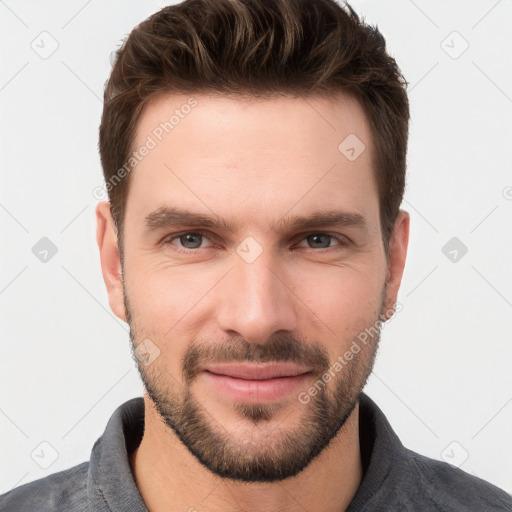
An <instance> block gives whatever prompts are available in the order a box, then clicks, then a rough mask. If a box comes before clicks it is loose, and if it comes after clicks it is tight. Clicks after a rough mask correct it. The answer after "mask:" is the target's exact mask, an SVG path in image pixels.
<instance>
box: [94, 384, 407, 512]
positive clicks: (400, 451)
mask: <svg viewBox="0 0 512 512" xmlns="http://www.w3.org/2000/svg"><path fill="white" fill-rule="evenodd" d="M143 433H144V399H143V398H142V397H138V398H133V399H131V400H128V401H127V402H125V403H124V404H122V405H121V406H119V407H118V408H117V409H116V410H115V411H114V413H113V414H112V416H111V418H110V420H109V422H108V424H107V427H106V429H105V432H104V433H103V435H102V436H101V437H100V438H99V439H98V440H97V441H96V443H95V444H94V446H93V449H92V453H91V459H90V464H89V473H88V484H87V486H88V495H89V499H90V501H91V505H93V508H94V510H98V511H111V512H125V511H127V510H129V511H133V512H147V508H146V506H145V504H144V501H143V499H142V497H141V495H140V493H139V490H138V488H137V486H136V484H135V480H134V478H133V474H132V471H131V467H130V459H129V454H130V453H131V452H132V451H133V450H135V448H137V447H138V446H139V444H140V442H141V440H142V436H143ZM359 438H360V449H361V458H362V461H363V471H364V474H363V478H362V481H361V484H360V486H359V489H358V490H357V493H356V495H355V496H354V499H353V500H352V502H351V503H350V505H349V508H348V509H347V512H354V511H356V510H361V509H362V507H363V506H365V505H368V504H370V502H372V501H374V500H376V499H378V497H377V495H378V494H380V492H384V489H385V486H384V485H383V484H384V482H385V480H386V479H388V477H389V475H390V474H391V473H392V472H396V471H397V470H398V469H399V468H400V467H402V465H403V464H405V463H406V460H405V458H404V451H405V449H404V447H403V445H402V443H401V442H400V440H399V438H398V436H397V435H396V434H395V432H394V431H393V429H392V428H391V425H390V424H389V422H388V421H387V419H386V417H385V415H384V413H383V412H382V411H381V410H380V409H379V407H378V406H377V405H376V404H375V402H374V401H373V400H372V399H371V398H370V397H369V396H368V395H366V394H365V393H361V397H360V403H359ZM392 480H393V479H392ZM387 490H388V491H389V489H387ZM379 491H380V492H379Z"/></svg>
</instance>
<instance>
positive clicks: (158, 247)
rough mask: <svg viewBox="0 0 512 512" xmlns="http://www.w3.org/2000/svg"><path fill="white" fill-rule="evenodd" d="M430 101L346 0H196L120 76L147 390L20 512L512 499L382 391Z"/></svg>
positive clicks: (116, 243)
mask: <svg viewBox="0 0 512 512" xmlns="http://www.w3.org/2000/svg"><path fill="white" fill-rule="evenodd" d="M408 120H409V109H408V101H407V95H406V91H405V81H404V80H403V78H402V76H401V74H400V72H399V70H398V68H397V66H396V63H395V62H394V60H393V59H392V58H391V57H390V56H389V55H387V53H386V51H385V44H384V40H383V38H382V36H381V35H380V33H379V32H378V31H377V29H375V28H371V27H369V26H367V25H365V24H364V23H362V22H361V21H360V20H359V19H358V17H357V16H356V15H355V13H354V12H353V11H352V10H351V9H350V8H349V7H347V8H345V9H344V8H342V7H340V6H339V5H337V4H336V3H334V2H333V1H331V0H273V1H262V0H259V1H258V0H245V1H244V2H242V1H240V0H186V1H185V2H183V3H181V4H178V5H175V6H172V7H166V8H164V9H162V10H161V11H160V12H158V13H156V14H155V15H153V16H152V17H150V18H149V19H148V20H146V21H144V22H143V23H141V24H140V25H139V26H138V27H136V28H135V29H134V31H133V32H132V33H131V34H130V36H129V38H128V39H127V41H126V42H125V44H124V46H123V48H121V49H120V51H119V52H118V55H117V60H116V63H115V66H114V69H113V71H112V75H111V77H110V80H109V82H108V84H107V87H106V90H105V104H104V111H103V117H102V122H101V127H100V153H101V159H102V165H103V169H104V173H105V180H106V188H107V191H108V193H109V200H110V201H109V202H101V203H99V204H98V206H97V209H96V215H97V241H98V246H99V249H100V256H101V265H102V272H103V278H104V280H105V283H106V286H107V291H108V296H109V302H110V306H111V308H112V310H113V311H114V313H115V314H116V315H117V316H118V317H119V318H121V319H123V320H124V321H126V322H127V323H128V324H129V326H130V338H131V341H132V347H133V354H134V359H135V361H136V363H137V366H138V369H139V371H140V374H141V377H142V380H143V382H144V385H145V389H146V393H145V395H144V399H142V398H138V399H133V400H130V401H128V402H126V403H125V404H123V405H122V406H121V407H120V408H119V409H118V410H116V411H115V412H114V414H113V416H112V418H111V420H110V422H109V423H108V425H107V428H106V430H105V433H104V435H103V436H102V437H101V438H100V439H99V440H98V441H97V443H96V444H95V445H94V447H93V450H92V454H91V460H90V461H89V462H85V463H83V464H80V465H78V466H76V467H74V468H72V469H69V470H67V471H63V472H60V473H57V474H55V475H52V476H50V477H47V478H45V479H42V480H39V481H36V482H32V483H29V484H26V485H24V486H21V487H19V488H17V489H14V490H12V491H10V492H9V493H7V494H5V495H3V496H2V497H0V509H1V510H6V511H7V510H9V511H18V510H27V511H32V510H37V511H50V510H51V511H54V510H65V511H92V510H95V511H109V510H116V511H117V510H119V511H121V510H123V511H125V510H130V511H144V510H150V511H152V512H159V511H164V510H165V511H171V510H172V511H174V510H176V511H180V510H183V511H186V510H188V511H196V510H197V511H203V510H204V511H212V512H215V511H235V510H237V511H238V510H246V511H260V512H261V511H277V510H279V511H299V510H310V511H329V512H331V511H332V512H334V511H346V510H348V511H351V512H352V511H362V510H365V511H370V510H371V511H375V510H382V511H384V510H386V511H390V510H393V511H400V510H403V511H405V510H408V511H410V510H420V511H428V510H450V511H462V510H464V511H467V510H475V511H483V510H487V511H498V510H500V511H505V510H512V498H511V497H510V496H509V495H508V494H506V493H505V492H504V491H502V490H500V489H498V488H497V487H495V486H493V485H491V484H490V483H487V482H485V481H483V480H481V479H478V478H476V477H474V476H471V475H469V474H467V473H465V472H463V471H462V470H460V469H457V468H455V467H453V466H450V465H448V464H446V463H442V462H438V461H434V460H431V459H428V458H426V457H424V456H421V455H419V454H416V453H414V452H411V451H410V450H408V449H406V448H404V447H403V446H402V444H401V443H400V441H399V439H398V437H397V436H396V434H395V433H394V432H393V430H392V429H391V426H390V425H389V423H388V422H387V420H386V418H385V416H384V415H383V413H382V411H381V410H380V409H379V408H378V407H377V405H376V404H375V403H374V402H373V401H372V400H371V399H370V398H369V397H368V396H366V395H365V394H364V393H362V390H363V388H364V385H365V383H366V381H367V378H368V376H369V374H370V373H371V371H372V368H373V364H374V360H375V356H376V352H377V348H378V342H379V336H380V329H381V327H382V323H383V322H385V321H386V320H388V319H389V318H391V317H392V316H393V313H394V310H395V308H396V307H397V294H398V290H399V287H400V282H401V278H402V273H403V269H404V265H405V260H406V252H407V245H408V233H409V215H408V214H407V212H405V211H403V210H400V204H401V201H402V196H403V192H404V185H405V157H406V147H407V134H408Z"/></svg>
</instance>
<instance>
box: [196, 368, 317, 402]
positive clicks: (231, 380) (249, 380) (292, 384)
mask: <svg viewBox="0 0 512 512" xmlns="http://www.w3.org/2000/svg"><path fill="white" fill-rule="evenodd" d="M311 373H312V372H311V370H310V369H309V368H307V367H304V366H300V365H297V364H294V363H281V362H278V363H264V364H252V363H251V364H249V363H218V364H209V365H207V366H205V367H204V368H203V370H202V372H201V373H200V374H201V375H203V376H204V378H205V379H206V380H207V382H208V384H209V385H211V386H212V387H213V388H214V389H215V390H216V391H218V392H220V393H221V394H223V395H227V396H228V397H230V398H231V399H234V400H237V401H244V402H251V403H262V402H263V403H270V402H275V401H276V400H282V399H284V398H286V397H287V396H288V395H290V394H291V393H292V392H293V391H295V390H298V389H299V388H300V387H301V386H302V387H303V386H304V384H305V382H306V381H307V380H308V379H309V378H310V376H311Z"/></svg>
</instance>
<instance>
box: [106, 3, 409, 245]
mask: <svg viewBox="0 0 512 512" xmlns="http://www.w3.org/2000/svg"><path fill="white" fill-rule="evenodd" d="M406 86H407V82H406V81H405V79H404V78H403V76H402V74H401V72H400V70H399V68H398V66H397V64H396V62H395V60H394V59H393V58H392V57H391V56H390V55H389V54H388V53H387V51H386V43H385V40H384V37H383V36H382V34H381V33H380V32H379V30H378V29H377V27H372V26H370V25H368V24H366V23H365V22H364V21H363V20H360V19H359V17H358V16H357V14H356V13H355V12H354V10H353V9H352V8H351V7H350V6H349V5H348V4H346V7H341V6H340V5H338V4H337V3H336V2H335V1H334V0H185V1H183V2H181V3H179V4H176V5H172V6H168V7H165V8H163V9H161V10H160V11H158V12H157V13H155V14H153V15H152V16H150V17H149V18H148V19H146V20H144V21H143V22H142V23H140V24H139V25H138V26H136V27H135V28H134V29H133V30H132V32H131V33H130V35H129V36H128V38H127V39H126V41H125V42H124V43H123V45H122V46H121V48H120V49H119V50H118V51H117V53H116V61H115V64H114V66H113V69H112V73H111V75H110V78H109V80H108V82H107V84H106V87H105V93H104V106H103V115H102V118H101V125H100V130H99V150H100V156H101V163H102V166H103V173H104V176H105V182H106V183H107V184H108V183H112V178H113V177H114V176H115V174H116V173H117V172H118V171H119V170H120V169H121V168H122V167H123V166H124V167H125V168H126V162H128V159H129V155H130V154H131V152H132V151H133V142H134V137H135V133H136V127H137V122H138V120H139V118H140V115H141V112H142V109H143V108H144V106H145V105H146V104H147V103H148V101H149V100H150V99H152V98H154V97H155V96H156V95H158V94H162V93H203V92H204V93H213V92H214V93H220V94H225V95H241V96H258V97H267V96H268V97H270V96H272V95H276V94H286V95H290V96H293V97H295V96H298V97H300V96H308V95H320V96H322V95H323V96H326V97H329V96H332V95H334V94H335V93H337V92H345V93H347V94H351V95H352V96H353V97H355V98H356V99H357V100H358V101H359V102H360V104H361V106H362V108H363V110H364V112H365V114H366V116H367V119H368V121H369V125H370V129H371V133H372V138H373V147H374V152H373V155H372V157H373V167H374V168H375V174H376V180H377V185H378V192H379V208H380V221H381V230H382V239H383V243H384V247H385V250H386V254H389V240H390V236H391V232H392V229H393V226H394V223H395V220H396V218H397V215H398V212H399V208H400V204H401V202H402V198H403V194H404V189H405V171H406V152H407V139H408V127H409V102H408V98H407V93H406ZM340 142H341V141H340ZM129 183H130V180H129V176H126V178H125V179H121V180H118V182H117V183H115V186H111V187H108V188H107V190H108V194H109V200H110V208H111V212H112V215H113V218H114V221H115V224H116V227H117V230H118V237H119V246H120V247H119V249H120V251H121V253H122V235H123V220H124V217H125V205H126V198H127V195H128V190H129Z"/></svg>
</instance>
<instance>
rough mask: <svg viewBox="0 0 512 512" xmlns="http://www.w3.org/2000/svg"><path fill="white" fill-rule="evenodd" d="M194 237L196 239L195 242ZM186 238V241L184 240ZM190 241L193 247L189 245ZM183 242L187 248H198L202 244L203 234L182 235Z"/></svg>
mask: <svg viewBox="0 0 512 512" xmlns="http://www.w3.org/2000/svg"><path fill="white" fill-rule="evenodd" d="M194 238H195V239H196V241H195V242H194ZM183 240H185V242H183ZM189 242H191V244H192V247H191V246H190V245H187V244H188V243H189ZM181 243H182V244H183V245H184V246H185V247H186V248H187V249H197V248H198V247H200V246H201V235H183V236H182V237H181Z"/></svg>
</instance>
